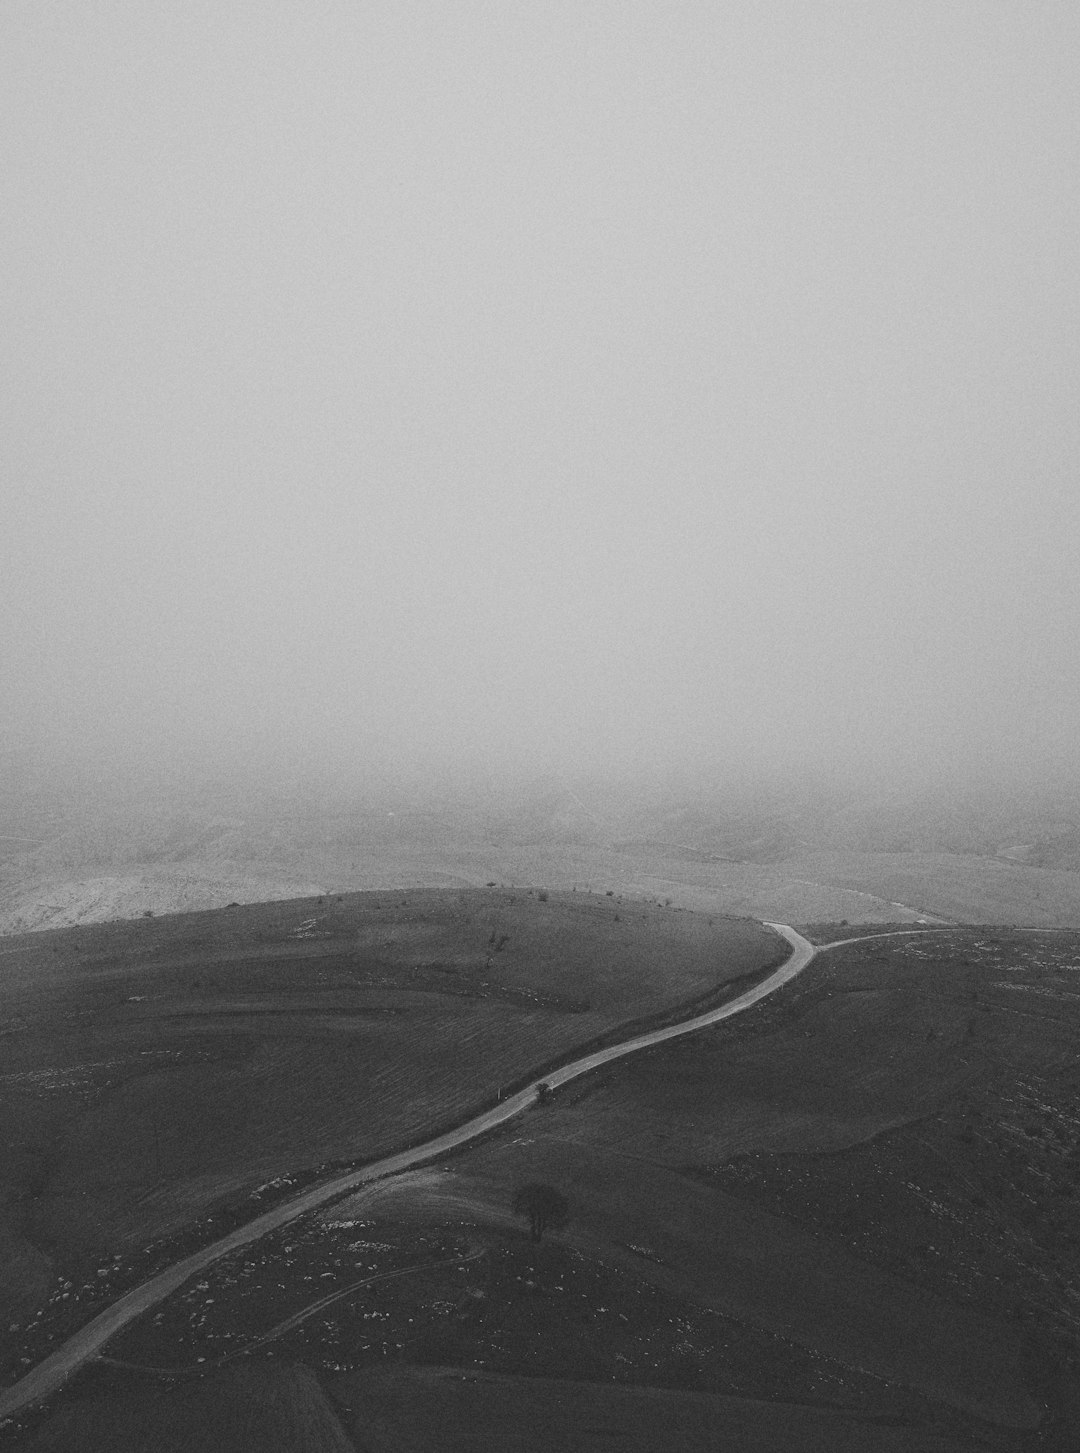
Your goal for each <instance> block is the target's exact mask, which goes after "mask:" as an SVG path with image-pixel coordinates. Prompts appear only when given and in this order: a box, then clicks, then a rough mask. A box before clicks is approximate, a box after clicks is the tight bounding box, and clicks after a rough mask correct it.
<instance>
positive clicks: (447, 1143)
mask: <svg viewBox="0 0 1080 1453" xmlns="http://www.w3.org/2000/svg"><path fill="white" fill-rule="evenodd" d="M765 927H766V928H771V929H773V930H775V932H777V933H778V934H780V935H781V937H783V938H785V939H787V941H788V943H789V944H790V945H791V953H790V955H789V956H788V957H787V958H786V959H785V960H784V962H783V963H782V964H781V965H780V967H779V968H778V969H776V970H774V971H773V973H771V974H769V975H768V977H767V978H765V979H762V980H761V982H760V983H758V984H755V985H754V987H753V988H752V989H747V990H746V991H745V993H742V994H739V995H738V996H737V997H736V998H734V999H730V1000H728V1002H727V1003H726V1004H721V1005H720V1006H719V1007H718V1008H716V1009H710V1010H708V1011H707V1012H705V1013H703V1014H695V1015H693V1016H692V1017H691V1018H689V1019H684V1020H682V1021H681V1022H680V1023H678V1024H669V1025H667V1026H665V1028H663V1029H651V1030H648V1031H646V1032H645V1033H643V1034H637V1035H634V1036H633V1038H631V1039H626V1040H623V1041H622V1043H620V1044H612V1045H609V1046H608V1047H607V1048H606V1049H598V1050H596V1051H595V1052H594V1053H593V1054H587V1055H584V1056H583V1057H582V1058H581V1059H576V1060H573V1061H571V1062H570V1063H569V1064H566V1065H563V1066H562V1067H561V1068H559V1069H557V1070H552V1071H550V1072H549V1073H548V1074H545V1075H543V1076H538V1077H537V1079H535V1080H533V1081H532V1082H531V1083H530V1084H528V1085H526V1086H525V1088H524V1089H522V1090H519V1091H518V1092H517V1093H516V1094H514V1095H510V1096H508V1098H507V1099H505V1100H501V1101H500V1102H499V1103H498V1104H497V1105H493V1106H492V1107H491V1108H490V1109H489V1110H484V1111H483V1112H482V1113H481V1114H479V1115H475V1116H474V1117H473V1118H472V1119H471V1120H467V1121H465V1123H464V1124H463V1125H459V1126H457V1127H456V1128H455V1129H453V1130H448V1131H446V1133H445V1134H443V1135H437V1136H435V1137H434V1139H432V1140H427V1141H425V1142H424V1143H423V1144H422V1145H414V1146H412V1147H411V1148H410V1149H409V1150H402V1151H399V1152H398V1153H397V1154H396V1155H387V1156H384V1157H383V1158H382V1159H381V1160H375V1161H372V1162H370V1164H368V1165H365V1166H362V1167H361V1168H360V1169H359V1170H353V1171H348V1172H346V1173H345V1174H344V1175H340V1176H337V1177H335V1178H334V1179H333V1180H330V1181H324V1182H322V1183H321V1184H320V1185H317V1186H312V1187H311V1189H310V1190H308V1191H304V1192H302V1193H301V1194H300V1195H299V1196H295V1197H294V1198H293V1199H291V1200H289V1201H284V1202H282V1204H281V1205H280V1206H275V1207H274V1208H273V1209H272V1210H270V1211H266V1212H264V1213H263V1215H261V1216H257V1217H256V1218H255V1219H254V1220H253V1221H248V1222H247V1223H246V1224H245V1225H243V1226H238V1227H237V1228H236V1230H235V1231H231V1232H229V1234H228V1235H227V1236H223V1237H221V1239H220V1240H219V1241H214V1242H212V1243H211V1244H210V1245H209V1246H204V1247H203V1248H202V1250H201V1251H195V1252H193V1253H192V1254H191V1255H190V1256H186V1257H184V1259H183V1260H182V1261H178V1262H176V1263H175V1264H174V1265H173V1266H170V1267H167V1268H166V1269H165V1270H164V1271H160V1272H158V1273H157V1275H156V1276H152V1277H151V1278H150V1279H149V1280H148V1281H145V1282H143V1283H142V1284H141V1286H137V1287H133V1288H132V1290H131V1291H129V1292H125V1294H124V1295H123V1296H122V1297H119V1298H118V1299H117V1300H116V1301H115V1302H113V1303H112V1305H111V1306H108V1307H106V1308H105V1310H104V1311H103V1312H99V1313H98V1315H97V1316H96V1317H94V1318H93V1319H92V1320H91V1321H89V1322H87V1324H86V1326H85V1327H81V1328H80V1329H79V1331H78V1332H76V1333H75V1334H74V1335H73V1336H72V1337H69V1338H68V1340H67V1341H66V1342H65V1343H64V1344H63V1346H61V1347H58V1348H57V1349H56V1351H55V1352H51V1353H50V1354H49V1355H48V1357H45V1358H43V1359H42V1361H41V1362H39V1363H38V1364H37V1366H36V1367H34V1368H31V1370H30V1371H29V1372H28V1373H26V1374H25V1376H23V1377H21V1378H20V1379H19V1381H18V1382H15V1383H12V1384H11V1385H10V1386H8V1387H5V1388H3V1389H0V1421H2V1420H3V1419H5V1418H8V1417H10V1416H11V1415H12V1414H13V1413H17V1412H19V1411H20V1410H21V1409H23V1408H27V1407H30V1406H32V1405H33V1404H34V1403H39V1402H41V1401H43V1399H45V1398H47V1397H49V1396H50V1395H51V1394H52V1393H54V1392H55V1391H56V1390H57V1389H58V1388H59V1387H60V1386H61V1385H62V1384H63V1383H64V1382H65V1381H66V1380H67V1379H68V1378H69V1377H70V1376H71V1374H72V1373H73V1372H75V1371H76V1370H77V1369H78V1368H79V1367H81V1366H82V1365H83V1364H84V1363H85V1362H88V1361H89V1360H90V1359H91V1358H92V1357H95V1356H96V1355H97V1354H98V1353H99V1352H100V1351H101V1349H102V1347H104V1346H105V1344H106V1342H108V1341H109V1339H110V1338H112V1337H115V1336H116V1334H117V1333H118V1332H119V1331H120V1330H121V1329H122V1328H123V1327H126V1326H127V1325H128V1323H129V1322H133V1321H134V1320H135V1318H136V1317H141V1316H142V1314H143V1313H144V1312H145V1311H148V1310H149V1308H151V1307H153V1306H156V1305H157V1303H158V1302H161V1301H164V1299H165V1298H166V1297H168V1296H171V1295H172V1293H173V1292H175V1291H177V1290H178V1289H179V1288H180V1287H182V1286H183V1285H184V1283H185V1282H186V1281H188V1280H189V1279H190V1278H191V1277H193V1276H195V1275H196V1273H198V1272H201V1271H204V1270H205V1269H206V1267H208V1266H210V1265H211V1264H212V1263H213V1262H215V1261H217V1260H218V1259H219V1258H220V1257H222V1256H228V1254H229V1253H230V1252H232V1251H237V1250H239V1248H240V1247H242V1246H248V1245H250V1244H251V1242H253V1241H258V1240H259V1238H260V1237H262V1236H265V1235H267V1233H268V1232H270V1231H276V1230H277V1229H278V1227H280V1226H284V1225H287V1223H288V1222H290V1221H294V1220H296V1218H297V1217H298V1216H303V1215H305V1214H306V1213H307V1212H308V1211H312V1210H314V1209H315V1208H316V1207H317V1206H321V1205H323V1204H324V1203H325V1202H326V1201H331V1200H333V1199H334V1197H335V1196H340V1195H342V1194H343V1192H345V1191H350V1190H354V1189H355V1188H356V1187H358V1186H364V1185H368V1184H369V1183H370V1182H371V1181H377V1180H384V1179H385V1178H386V1177H387V1176H393V1175H397V1174H398V1173H399V1172H401V1171H404V1170H410V1169H411V1168H412V1167H413V1166H416V1165H420V1164H422V1163H423V1162H425V1161H429V1160H433V1159H436V1158H437V1157H439V1156H441V1155H446V1154H448V1153H449V1152H450V1151H452V1150H457V1149H458V1148H459V1146H462V1145H466V1144H468V1142H469V1141H470V1140H475V1139H476V1138H477V1137H478V1136H480V1135H486V1134H487V1132H488V1131H489V1130H494V1129H495V1128H496V1127H497V1126H499V1125H502V1124H504V1123H505V1122H506V1121H507V1120H513V1119H514V1118H515V1116H518V1115H520V1114H521V1113H522V1112H523V1111H525V1110H527V1109H528V1108H529V1106H530V1105H535V1103H536V1100H537V1094H538V1092H539V1090H540V1086H541V1084H544V1085H547V1086H548V1087H549V1089H552V1090H555V1089H558V1087H559V1086H560V1085H565V1084H568V1083H569V1081H571V1080H576V1079H577V1078H578V1077H579V1076H580V1075H586V1074H588V1073H589V1072H590V1070H595V1069H598V1068H599V1067H600V1066H601V1065H606V1064H610V1063H611V1061H612V1060H617V1059H622V1058H624V1056H626V1055H628V1054H636V1053H637V1051H638V1050H642V1049H649V1048H650V1047H651V1046H652V1045H655V1044H663V1043H664V1042H665V1041H666V1040H669V1039H679V1038H681V1036H682V1035H684V1034H693V1033H694V1032H695V1031H696V1030H699V1029H706V1028H708V1026H709V1025H711V1024H719V1023H720V1022H721V1020H724V1019H730V1018H731V1017H732V1016H733V1015H735V1014H742V1013H743V1012H744V1011H745V1010H747V1009H750V1008H752V1007H753V1006H754V1005H755V1004H759V1003H760V1002H761V1000H762V999H766V998H768V996H769V995H770V994H774V993H775V992H776V991H777V989H780V988H782V987H783V985H784V984H787V983H790V981H791V980H792V979H794V977H795V976H796V974H799V973H801V972H802V970H803V969H805V968H806V966H807V964H809V963H810V961H811V959H812V958H813V957H814V954H815V953H816V952H818V950H817V949H816V948H815V946H814V945H813V944H812V943H810V941H809V940H808V939H805V938H803V936H802V935H801V934H799V933H796V932H795V930H794V929H793V928H791V927H790V926H789V925H788V924H786V923H766V925H765ZM823 947H825V945H823ZM829 947H831V945H829Z"/></svg>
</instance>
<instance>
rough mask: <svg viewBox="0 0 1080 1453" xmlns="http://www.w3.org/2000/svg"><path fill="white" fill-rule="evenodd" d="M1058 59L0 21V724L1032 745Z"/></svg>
mask: <svg viewBox="0 0 1080 1453" xmlns="http://www.w3.org/2000/svg"><path fill="white" fill-rule="evenodd" d="M1078 43H1080V10H1078V9H1077V7H1076V6H1075V5H1072V4H1069V3H1064V0H1063V3H1054V0H1032V3H1024V4H1019V3H1008V4H1005V3H998V0H971V3H960V0H927V3H922V0H876V3H874V4H872V5H867V4H865V3H861V0H860V3H851V4H848V3H819V0H787V3H778V0H776V3H774V0H748V3H723V4H717V3H716V0H701V3H695V0H687V3H660V0H657V3H651V4H641V3H635V0H617V3H608V0H599V3H597V0H572V3H552V0H521V3H518V0H490V3H476V0H456V3H443V0H427V3H411V0H392V3H382V0H372V3H367V4H364V3H358V0H348V3H334V0H304V3H295V4H294V3H287V0H258V3H253V0H234V3H231V4H229V5H225V6H223V5H220V4H216V3H213V4H211V3H204V0H186V3H185V4H183V5H174V4H165V3H149V0H147V3H134V0H96V3H95V4H94V5H85V4H82V3H78V4H76V3H70V0H54V3H48V4H43V3H41V0H6V3H5V5H4V6H3V7H2V9H0V127H2V132H3V136H4V138H5V145H4V153H5V164H4V166H3V168H2V175H0V368H2V369H3V375H4V382H3V389H2V402H0V407H2V409H3V420H2V427H0V471H2V473H0V478H2V481H3V482H2V486H0V488H2V497H3V501H4V506H5V507H4V509H3V521H4V529H3V531H2V532H0V735H3V734H4V733H7V735H8V737H9V738H10V739H12V740H18V741H22V742H24V743H25V742H32V743H33V749H34V751H35V752H36V753H38V754H39V756H40V758H41V760H43V761H50V760H56V761H62V760H70V761H74V760H78V761H81V762H84V763H90V764H93V763H95V762H100V763H105V762H108V763H112V764H116V763H119V764H121V765H122V764H125V763H132V764H134V763H143V764H150V765H151V766H152V765H153V764H154V763H161V764H165V763H174V762H177V761H185V762H191V763H198V762H199V761H202V760H210V759H215V760H222V761H233V762H236V763H244V764H248V765H250V764H252V763H266V764H267V770H274V769H275V764H277V765H281V764H284V763H295V762H297V761H303V760H311V761H315V762H319V763H323V764H338V763H340V764H343V765H347V764H349V763H356V762H374V761H379V762H384V763H390V764H394V763H398V764H408V763H409V762H415V761H419V760H427V759H432V758H433V757H438V756H440V755H444V756H447V757H449V758H453V757H455V756H459V757H461V758H462V759H463V760H465V759H468V760H471V761H488V760H490V761H493V762H499V763H503V764H508V765H511V766H513V767H515V768H524V769H526V770H529V769H532V768H534V767H535V768H536V769H537V770H548V769H550V768H551V767H553V766H556V767H558V766H566V765H571V766H574V767H576V768H581V769H582V770H589V769H593V768H600V767H604V768H608V767H611V766H612V765H613V764H618V765H622V766H626V767H628V768H630V769H634V768H635V767H636V766H640V767H645V766H647V767H648V768H649V769H650V770H656V768H657V764H665V763H678V764H690V765H693V764H698V765H700V766H701V767H703V768H705V769H708V770H710V771H720V770H732V771H734V770H736V769H738V770H754V771H758V772H766V773H767V772H768V771H771V770H774V769H775V770H777V771H779V770H785V771H791V770H794V771H798V770H800V769H801V768H802V767H804V766H805V767H807V768H809V767H821V766H822V765H825V766H828V767H830V768H831V769H834V770H836V771H838V772H841V773H843V772H852V773H857V772H868V773H875V772H881V773H887V774H888V773H891V774H894V775H895V774H900V775H903V774H906V773H914V774H918V773H928V772H935V771H941V772H944V773H946V774H948V773H950V772H952V773H956V774H960V775H964V774H966V775H968V776H972V777H974V778H975V779H980V778H981V779H983V780H985V779H987V778H988V777H990V776H992V775H993V774H994V773H1007V772H1019V771H1030V770H1032V769H1033V768H1035V769H1038V770H1045V771H1047V772H1050V773H1053V772H1062V773H1067V772H1073V773H1075V769H1076V767H1077V766H1078V765H1080V760H1078V759H1080V751H1078V747H1077V742H1078V741H1080V735H1078V734H1077V732H1076V729H1075V728H1076V721H1077V713H1078V707H1080V671H1078V669H1077V642H1078V640H1080V590H1078V586H1077V564H1078V561H1080V488H1078V478H1077V462H1078V454H1080V449H1078V444H1080V439H1078V433H1080V410H1078V408H1077V399H1078V397H1080V390H1078V383H1080V377H1078V375H1080V367H1078V365H1080V357H1078V354H1080V328H1078V322H1080V316H1078V315H1080V306H1078V303H1080V297H1078V293H1080V284H1078V277H1080V270H1078V268H1077V265H1076V253H1077V238H1078V237H1080V206H1078V186H1080V74H1078V72H1080V65H1078V56H1080V45H1078Z"/></svg>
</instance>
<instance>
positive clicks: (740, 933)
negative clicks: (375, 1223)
mask: <svg viewBox="0 0 1080 1453" xmlns="http://www.w3.org/2000/svg"><path fill="white" fill-rule="evenodd" d="M778 952H779V946H778V941H777V939H776V938H775V936H772V935H769V934H767V933H765V932H764V931H763V930H762V929H761V928H760V926H758V925H755V924H752V923H749V922H746V921H738V920H732V919H722V918H716V919H713V920H711V921H710V920H709V919H707V918H700V917H697V916H694V915H691V914H686V913H681V912H678V911H676V910H673V909H664V908H659V907H657V906H656V905H655V904H627V903H622V902H620V901H619V900H618V899H616V898H614V897H612V898H607V897H600V898H593V897H589V896H588V895H586V894H572V893H571V894H567V895H558V894H551V895H548V894H546V893H544V894H543V895H542V896H541V895H540V894H539V893H532V892H518V893H508V892H504V891H500V890H489V889H482V890H479V891H465V890H462V891H459V892H445V891H444V892H413V891H410V892H406V893H402V892H398V893H393V894H380V895H370V894H355V895H351V896H347V897H344V896H343V897H338V896H333V897H327V896H322V897H320V898H318V899H307V900H300V901H284V902H279V903H271V904H263V905H257V906H251V907H235V908H231V909H223V910H220V911H218V912H210V913H201V914H186V915H178V916H175V917H164V918H146V919H137V920H134V921H132V922H123V923H111V924H99V925H92V926H87V927H84V928H81V929H75V930H68V931H63V932H54V933H41V934H31V935H26V936H24V937H22V938H12V939H10V940H8V941H7V942H6V944H5V946H4V950H3V953H2V954H0V1020H2V1022H3V1025H4V1031H3V1034H2V1036H0V1147H2V1149H3V1153H4V1158H5V1167H6V1175H5V1177H4V1182H3V1201H2V1219H0V1327H4V1328H7V1327H9V1326H11V1325H14V1326H15V1327H16V1328H17V1329H18V1330H17V1332H15V1333H11V1332H9V1333H8V1334H7V1338H6V1340H7V1342H8V1343H9V1344H11V1345H14V1341H15V1340H17V1337H18V1336H19V1335H21V1332H22V1329H23V1327H24V1325H25V1323H26V1320H27V1318H30V1317H32V1316H33V1315H34V1313H35V1311H37V1310H38V1309H40V1308H41V1307H42V1306H43V1305H44V1304H46V1303H48V1304H49V1305H50V1306H51V1308H52V1312H53V1313H56V1312H58V1311H63V1312H65V1313H68V1312H70V1315H71V1316H72V1317H77V1315H78V1308H79V1307H80V1306H84V1305H87V1306H88V1305H90V1304H91V1303H93V1302H95V1301H97V1300H100V1299H101V1297H102V1296H103V1295H105V1294H106V1293H107V1291H108V1290H109V1289H110V1288H112V1287H114V1286H116V1285H118V1284H119V1283H121V1282H123V1281H125V1280H126V1281H128V1282H130V1281H131V1280H132V1279H133V1278H134V1279H138V1277H139V1275H140V1270H141V1269H145V1267H146V1266H147V1265H149V1261H150V1259H156V1261H160V1260H161V1259H162V1258H166V1259H167V1258H168V1256H169V1254H170V1247H171V1246H172V1245H173V1241H174V1240H175V1238H176V1237H181V1238H183V1237H184V1236H187V1235H189V1234H191V1227H192V1226H193V1224H194V1223H196V1222H197V1221H198V1220H199V1219H200V1218H202V1220H203V1223H204V1224H203V1226H202V1228H201V1229H200V1230H199V1231H198V1233H197V1234H199V1235H201V1236H203V1237H204V1238H206V1237H208V1236H209V1235H210V1234H211V1233H212V1231H213V1228H214V1225H215V1224H220V1223H221V1220H222V1218H223V1217H224V1218H226V1219H227V1218H229V1217H232V1218H236V1217H241V1218H242V1217H244V1216H245V1215H250V1214H253V1213H254V1210H255V1208H256V1205H257V1204H259V1203H260V1198H261V1203H265V1197H266V1195H267V1194H281V1193H282V1192H283V1191H284V1190H285V1189H288V1187H289V1185H291V1184H293V1183H294V1181H295V1177H296V1176H297V1175H302V1174H313V1173H314V1172H315V1171H316V1170H317V1168H318V1167H319V1166H321V1165H325V1164H326V1163H328V1162H333V1161H352V1160H361V1159H370V1158H373V1157H375V1156H376V1155H377V1154H378V1153H379V1152H381V1151H386V1150H388V1149H391V1148H394V1147H398V1146H401V1145H404V1144H408V1143H410V1142H411V1141H413V1140H415V1139H416V1138H418V1137H424V1136H425V1135H426V1133H427V1132H429V1131H431V1130H432V1129H434V1128H435V1127H436V1126H439V1125H444V1124H446V1123H448V1122H455V1121H457V1120H459V1119H464V1118H466V1116H467V1114H468V1113H469V1111H470V1110H472V1109H473V1108H476V1107H478V1106H479V1105H480V1104H482V1103H486V1102H488V1101H490V1100H492V1099H494V1097H495V1096H496V1094H497V1093H498V1091H499V1090H500V1088H502V1087H504V1086H507V1085H508V1084H509V1083H511V1082H512V1081H513V1080H514V1079H515V1078H517V1077H519V1076H521V1075H522V1074H524V1073H525V1072H526V1071H528V1070H530V1069H532V1068H533V1067H535V1066H538V1065H541V1064H543V1063H544V1062H545V1061H546V1060H549V1059H551V1058H553V1057H558V1056H560V1055H564V1054H566V1053H567V1052H568V1051H569V1050H571V1049H572V1048H574V1047H575V1046H577V1045H580V1044H583V1043H585V1042H587V1041H589V1040H591V1039H593V1038H595V1037H596V1036H597V1035H598V1034H604V1033H606V1032H608V1031H610V1030H611V1029H612V1028H613V1027H614V1026H617V1025H621V1024H623V1023H625V1022H628V1021H637V1020H639V1019H642V1018H649V1017H650V1016H653V1015H655V1014H658V1013H662V1012H663V1011H665V1010H667V1009H670V1007H671V1006H672V1005H675V1004H678V1003H681V1002H683V1001H685V1000H693V999H696V998H699V997H701V996H703V995H708V994H710V993H712V992H713V991H715V989H716V988H717V986H718V985H721V984H723V983H724V982H726V981H727V980H729V979H732V978H736V977H739V976H741V975H743V974H746V973H747V972H752V971H754V970H757V969H761V968H763V967H764V966H765V965H766V964H768V963H769V962H770V961H772V960H775V959H776V957H777V955H778ZM282 1177H292V1178H293V1179H292V1180H290V1181H287V1182H286V1183H284V1184H282V1183H281V1178H282ZM263 1183H270V1190H269V1191H267V1190H266V1189H265V1188H264V1190H263V1191H262V1192H258V1190H257V1188H258V1187H259V1186H260V1184H263ZM207 1218H209V1220H208V1219H207ZM151 1242H154V1243H156V1244H155V1245H154V1246H153V1247H150V1249H149V1250H147V1248H148V1246H149V1244H150V1243H151ZM61 1303H62V1304H64V1305H63V1306H61V1305H60V1304H61Z"/></svg>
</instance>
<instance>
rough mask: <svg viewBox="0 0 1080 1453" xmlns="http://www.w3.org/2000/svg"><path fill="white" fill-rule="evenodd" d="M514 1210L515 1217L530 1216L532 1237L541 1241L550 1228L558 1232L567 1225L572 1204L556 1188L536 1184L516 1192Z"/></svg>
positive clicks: (523, 1187)
mask: <svg viewBox="0 0 1080 1453" xmlns="http://www.w3.org/2000/svg"><path fill="white" fill-rule="evenodd" d="M513 1210H514V1215H515V1216H528V1218H529V1232H530V1235H531V1236H532V1239H533V1240H534V1241H539V1240H540V1238H541V1237H542V1236H543V1234H544V1232H545V1231H546V1230H547V1229H548V1227H549V1226H550V1227H554V1228H555V1229H556V1230H558V1229H559V1227H561V1226H565V1225H566V1221H567V1217H568V1216H569V1214H570V1203H569V1201H567V1199H566V1197H565V1196H563V1195H560V1194H559V1192H558V1191H557V1190H556V1189H555V1187H554V1186H545V1185H543V1184H542V1183H540V1182H534V1183H533V1184H531V1185H527V1186H521V1187H520V1188H519V1189H518V1190H516V1191H515V1192H514V1206H513Z"/></svg>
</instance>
